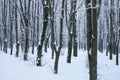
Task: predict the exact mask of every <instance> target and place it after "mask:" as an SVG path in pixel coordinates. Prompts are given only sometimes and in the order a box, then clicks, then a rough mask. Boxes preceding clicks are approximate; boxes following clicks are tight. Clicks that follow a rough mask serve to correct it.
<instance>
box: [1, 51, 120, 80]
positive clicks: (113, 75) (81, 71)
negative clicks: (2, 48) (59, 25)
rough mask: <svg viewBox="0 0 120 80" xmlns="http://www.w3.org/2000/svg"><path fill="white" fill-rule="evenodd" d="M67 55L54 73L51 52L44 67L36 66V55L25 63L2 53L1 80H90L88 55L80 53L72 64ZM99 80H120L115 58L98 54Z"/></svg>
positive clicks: (61, 58) (119, 68)
mask: <svg viewBox="0 0 120 80" xmlns="http://www.w3.org/2000/svg"><path fill="white" fill-rule="evenodd" d="M62 52H64V53H65V54H64V55H63V54H62V55H61V56H60V62H59V73H58V74H54V73H53V67H54V60H51V51H50V50H48V53H44V56H43V59H42V61H43V63H42V64H43V66H42V67H37V66H35V63H36V62H35V58H36V56H35V55H31V53H29V56H28V61H23V55H22V53H21V55H20V57H19V58H16V57H15V56H14V55H12V56H10V55H9V53H8V54H5V53H3V52H0V80H89V69H88V64H87V62H88V61H87V53H86V52H84V51H79V56H78V57H77V58H75V57H72V63H71V64H68V63H66V57H67V55H66V53H67V51H66V49H65V50H63V51H62ZM119 61H120V60H119ZM98 80H120V66H116V65H115V56H114V59H113V60H109V58H108V57H106V56H105V54H103V53H98Z"/></svg>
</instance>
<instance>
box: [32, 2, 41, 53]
mask: <svg viewBox="0 0 120 80" xmlns="http://www.w3.org/2000/svg"><path fill="white" fill-rule="evenodd" d="M33 4H34V3H33ZM32 7H33V12H32V20H33V32H32V33H33V35H32V38H33V39H32V54H34V47H35V23H36V2H35V5H33V6H32ZM38 7H39V6H38ZM37 24H39V22H38V23H37ZM37 27H38V26H37ZM37 35H38V34H37Z"/></svg>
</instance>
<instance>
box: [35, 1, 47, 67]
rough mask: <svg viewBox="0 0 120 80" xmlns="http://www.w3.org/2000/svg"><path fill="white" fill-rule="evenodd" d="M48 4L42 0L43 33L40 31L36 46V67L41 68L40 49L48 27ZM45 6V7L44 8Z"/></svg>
mask: <svg viewBox="0 0 120 80" xmlns="http://www.w3.org/2000/svg"><path fill="white" fill-rule="evenodd" d="M48 3H49V1H47V0H43V17H44V19H43V20H44V22H43V31H42V35H41V41H40V44H39V45H38V47H37V49H38V51H37V66H41V65H42V64H41V57H42V48H43V43H44V41H45V33H46V30H47V25H48V12H49V11H48V10H49V7H48ZM46 6H47V7H46Z"/></svg>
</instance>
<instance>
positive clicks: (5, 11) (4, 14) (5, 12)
mask: <svg viewBox="0 0 120 80" xmlns="http://www.w3.org/2000/svg"><path fill="white" fill-rule="evenodd" d="M2 11H3V14H2V15H3V26H4V46H3V51H4V52H5V53H7V41H8V40H7V25H6V20H7V1H6V0H4V3H3V10H2Z"/></svg>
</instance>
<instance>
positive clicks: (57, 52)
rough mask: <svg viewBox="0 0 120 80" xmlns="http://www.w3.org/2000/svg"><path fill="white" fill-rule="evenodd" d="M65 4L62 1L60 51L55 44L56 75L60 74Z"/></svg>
mask: <svg viewBox="0 0 120 80" xmlns="http://www.w3.org/2000/svg"><path fill="white" fill-rule="evenodd" d="M64 3H65V0H62V11H61V17H60V41H59V47H58V50H57V48H56V46H55V44H54V48H55V55H56V56H55V63H54V74H57V73H58V62H59V57H60V52H61V48H62V45H63V43H62V42H63V19H64Z"/></svg>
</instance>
